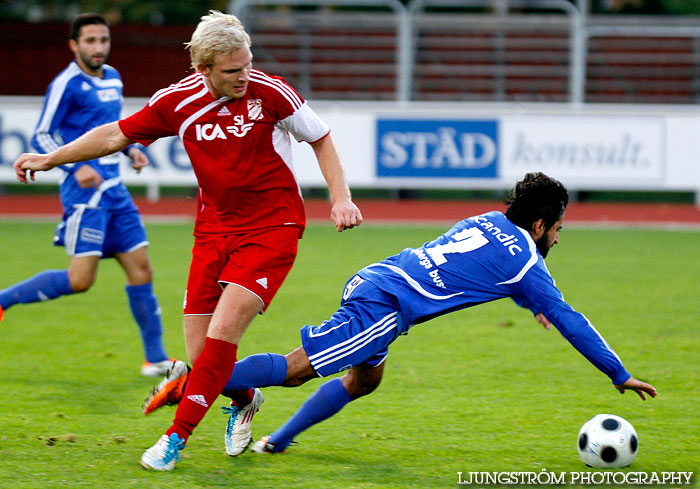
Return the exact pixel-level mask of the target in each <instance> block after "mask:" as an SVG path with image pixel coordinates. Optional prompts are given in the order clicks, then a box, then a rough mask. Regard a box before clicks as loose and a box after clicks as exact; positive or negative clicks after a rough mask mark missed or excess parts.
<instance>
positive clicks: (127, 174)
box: [0, 97, 700, 195]
mask: <svg viewBox="0 0 700 489" xmlns="http://www.w3.org/2000/svg"><path fill="white" fill-rule="evenodd" d="M145 103H146V99H127V100H126V101H125V105H124V115H129V114H131V113H133V112H135V111H137V110H138V109H140V108H141V107H142V106H143V104H145ZM41 105H42V99H41V97H0V183H2V182H14V181H15V176H14V171H13V170H12V167H11V165H12V162H13V161H14V160H15V159H16V157H17V156H18V155H19V154H20V153H22V152H23V151H32V149H31V144H30V143H31V137H32V132H33V130H34V126H35V124H36V121H37V120H38V118H39V115H40V113H41ZM310 105H311V106H312V107H313V108H314V109H315V110H316V112H317V113H318V114H319V115H320V116H321V117H322V118H323V119H324V120H325V121H326V122H327V123H328V124H329V125H330V127H331V128H332V134H333V138H334V141H335V143H336V146H337V148H338V151H339V152H340V155H341V158H342V160H343V163H344V165H345V168H346V175H347V180H348V183H349V185H350V186H351V187H358V188H360V187H364V188H465V189H494V188H509V187H510V186H511V185H512V184H513V182H514V181H515V180H516V179H518V178H521V177H522V175H523V174H524V173H525V172H528V171H543V172H545V173H548V174H551V175H552V176H554V177H556V178H559V179H560V180H562V181H563V182H564V183H565V184H566V185H567V187H569V188H570V189H572V190H596V189H617V190H671V191H693V192H697V193H698V194H699V195H700V110H699V109H698V108H696V107H690V106H660V105H659V106H623V105H615V106H612V105H594V106H589V105H582V106H577V107H573V106H570V105H565V104H561V105H560V104H528V105H522V104H468V103H450V104H445V103H411V104H393V103H367V102H358V103H351V102H312V103H311V104H310ZM147 153H148V155H149V157H150V159H151V162H152V167H150V168H147V169H146V170H145V171H143V172H142V174H140V175H137V174H136V173H135V172H133V171H131V170H130V169H129V168H128V164H127V160H126V158H123V159H124V161H123V165H124V166H123V172H122V174H123V178H124V181H125V182H126V183H127V184H132V185H144V186H149V187H151V188H152V189H154V190H157V188H158V187H159V186H163V185H173V186H196V180H195V178H194V174H193V172H192V168H191V166H190V164H189V160H188V158H187V154H186V153H185V152H184V149H183V147H182V144H181V143H180V141H179V140H178V139H177V138H176V137H172V138H166V139H163V140H160V141H157V142H155V143H154V144H152V145H151V146H150V147H149V148H148V150H147ZM293 155H294V171H295V173H296V175H297V179H298V181H299V183H300V185H301V186H302V187H320V186H324V185H325V182H324V180H323V177H322V175H321V172H320V170H319V168H318V164H317V162H316V159H315V157H314V154H313V151H312V150H311V148H310V147H309V145H308V144H306V143H296V142H295V143H294V144H293ZM60 174H61V171H60V170H57V169H56V170H53V171H51V172H49V173H47V174H42V175H40V176H38V181H39V182H40V183H42V182H43V183H55V182H57V181H58V179H59V177H60ZM155 193H157V192H153V194H155Z"/></svg>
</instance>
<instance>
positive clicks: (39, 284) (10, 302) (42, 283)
mask: <svg viewBox="0 0 700 489" xmlns="http://www.w3.org/2000/svg"><path fill="white" fill-rule="evenodd" d="M72 293H73V290H72V289H71V286H70V280H69V279H68V270H45V271H43V272H41V273H39V274H37V275H34V276H33V277H31V278H28V279H27V280H24V281H23V282H19V283H17V284H15V285H13V286H11V287H8V288H6V289H3V290H0V307H2V308H3V309H8V308H9V307H10V306H14V305H15V304H18V303H21V304H30V303H32V302H40V301H48V300H51V299H55V298H57V297H60V296H62V295H69V294H72Z"/></svg>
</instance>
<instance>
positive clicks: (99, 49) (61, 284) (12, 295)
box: [0, 13, 173, 376]
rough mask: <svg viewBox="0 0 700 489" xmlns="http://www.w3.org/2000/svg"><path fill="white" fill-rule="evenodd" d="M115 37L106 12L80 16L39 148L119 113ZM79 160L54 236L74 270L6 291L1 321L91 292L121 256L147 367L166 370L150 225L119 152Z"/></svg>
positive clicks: (139, 156)
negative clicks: (14, 310) (106, 263)
mask: <svg viewBox="0 0 700 489" xmlns="http://www.w3.org/2000/svg"><path fill="white" fill-rule="evenodd" d="M110 43H111V38H110V32H109V27H108V26H107V22H106V21H105V19H104V18H103V17H102V16H101V15H99V14H95V13H84V14H80V15H78V16H77V17H76V18H75V19H74V20H73V22H72V23H71V26H70V40H69V41H68V45H69V47H70V50H71V51H72V52H73V55H74V56H75V59H74V60H73V61H71V63H70V64H69V65H68V67H67V68H66V69H64V70H63V71H62V72H61V73H59V75H58V76H57V77H56V78H55V79H54V80H53V81H52V82H51V84H50V85H49V88H48V90H47V93H46V97H45V99H44V107H43V110H42V113H41V118H40V119H39V122H38V124H37V126H36V130H35V132H34V137H33V138H32V145H33V146H34V147H35V148H36V149H37V150H38V151H40V152H42V153H50V152H51V151H54V150H56V149H58V148H60V147H61V146H62V145H64V144H67V143H70V142H71V141H73V140H75V139H77V138H78V137H79V136H81V135H83V134H85V133H86V132H88V131H89V130H91V129H93V128H95V127H97V126H100V125H102V124H105V123H108V122H113V121H116V120H119V117H120V113H121V110H122V80H121V77H120V76H119V73H118V72H117V70H115V69H114V68H113V67H111V66H109V65H107V64H105V62H106V61H107V56H108V55H109V50H110ZM110 153H113V152H110ZM123 153H124V154H125V155H127V156H128V157H130V158H131V160H132V163H131V167H132V168H133V169H134V170H136V172H137V173H138V172H140V171H141V169H142V168H144V167H145V166H148V164H149V161H148V158H147V157H146V155H145V154H144V153H143V151H141V150H140V149H139V148H137V147H136V146H135V145H129V146H126V147H125V148H123ZM76 161H79V162H78V163H75V164H72V165H66V166H62V167H61V170H63V175H62V176H61V180H60V197H61V204H62V205H63V221H62V222H61V223H60V224H59V225H58V227H57V228H56V236H55V237H54V244H55V245H57V246H64V247H65V249H66V253H67V254H68V255H69V256H70V265H69V266H68V269H67V270H45V271H43V272H41V273H39V274H37V275H35V276H33V277H31V278H29V279H27V280H24V281H23V282H20V283H17V284H15V285H13V286H11V287H8V288H6V289H4V290H0V320H1V319H2V316H3V313H4V311H5V310H7V309H8V308H10V307H11V306H13V305H15V304H18V303H22V304H28V303H32V302H39V301H47V300H50V299H56V298H58V297H60V296H63V295H69V294H75V293H79V292H85V291H87V290H88V289H89V288H90V287H91V286H92V285H93V283H94V282H95V279H96V278H97V269H98V265H99V263H100V259H102V258H110V257H114V258H116V260H117V261H118V262H119V265H121V267H122V268H123V269H124V273H125V275H126V294H127V296H128V299H129V305H130V307H131V312H132V314H133V317H134V319H135V320H136V323H137V324H138V326H139V330H140V332H141V339H142V342H143V349H144V356H145V361H144V363H143V365H142V366H141V373H142V374H143V375H146V376H161V375H164V374H165V373H166V372H167V371H168V369H169V368H170V366H171V365H172V362H173V359H171V358H169V357H168V355H167V354H166V352H165V349H164V347H163V342H162V324H161V312H160V305H159V304H158V298H157V297H156V295H155V293H154V292H153V270H152V268H151V264H150V261H149V258H148V252H147V247H148V239H147V237H146V229H145V228H144V225H143V222H142V220H141V216H140V214H139V211H138V209H137V208H136V206H135V205H134V202H133V200H132V198H131V195H130V194H129V191H128V190H127V188H126V186H125V185H124V184H123V183H122V181H121V176H120V173H119V162H120V158H119V155H118V154H104V155H101V157H100V158H94V159H93V158H92V157H86V158H81V159H79V160H76Z"/></svg>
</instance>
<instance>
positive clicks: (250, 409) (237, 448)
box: [221, 389, 264, 457]
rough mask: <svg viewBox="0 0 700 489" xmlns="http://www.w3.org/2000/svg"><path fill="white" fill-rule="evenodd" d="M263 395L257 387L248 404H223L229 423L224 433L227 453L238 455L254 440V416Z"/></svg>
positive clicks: (232, 455) (233, 455) (222, 408)
mask: <svg viewBox="0 0 700 489" xmlns="http://www.w3.org/2000/svg"><path fill="white" fill-rule="evenodd" d="M263 401H264V399H263V395H262V392H260V389H255V391H254V395H253V400H252V401H251V402H250V404H248V405H247V406H245V407H243V408H238V406H234V405H231V406H222V407H221V410H222V411H223V412H224V414H228V415H229V416H228V424H227V425H226V433H225V434H224V443H225V445H226V455H230V456H231V457H237V456H238V455H240V454H241V453H243V452H245V451H246V450H247V448H248V446H249V445H250V443H251V442H252V441H253V416H254V415H255V413H257V412H258V409H260V405H261V404H262V403H263Z"/></svg>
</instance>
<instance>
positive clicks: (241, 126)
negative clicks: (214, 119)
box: [194, 115, 253, 141]
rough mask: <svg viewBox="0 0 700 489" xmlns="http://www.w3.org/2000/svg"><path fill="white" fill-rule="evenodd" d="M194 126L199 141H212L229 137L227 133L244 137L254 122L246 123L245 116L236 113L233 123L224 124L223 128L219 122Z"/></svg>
mask: <svg viewBox="0 0 700 489" xmlns="http://www.w3.org/2000/svg"><path fill="white" fill-rule="evenodd" d="M194 128H195V131H196V134H197V141H202V140H204V141H212V140H214V139H227V136H226V133H229V134H233V135H234V136H236V137H237V138H242V137H243V136H245V135H246V134H247V133H248V131H250V130H251V129H252V128H253V123H252V122H248V123H246V122H245V117H244V116H242V115H235V116H233V125H230V126H224V127H223V129H222V127H221V126H220V125H219V124H196V125H195V126H194Z"/></svg>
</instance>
